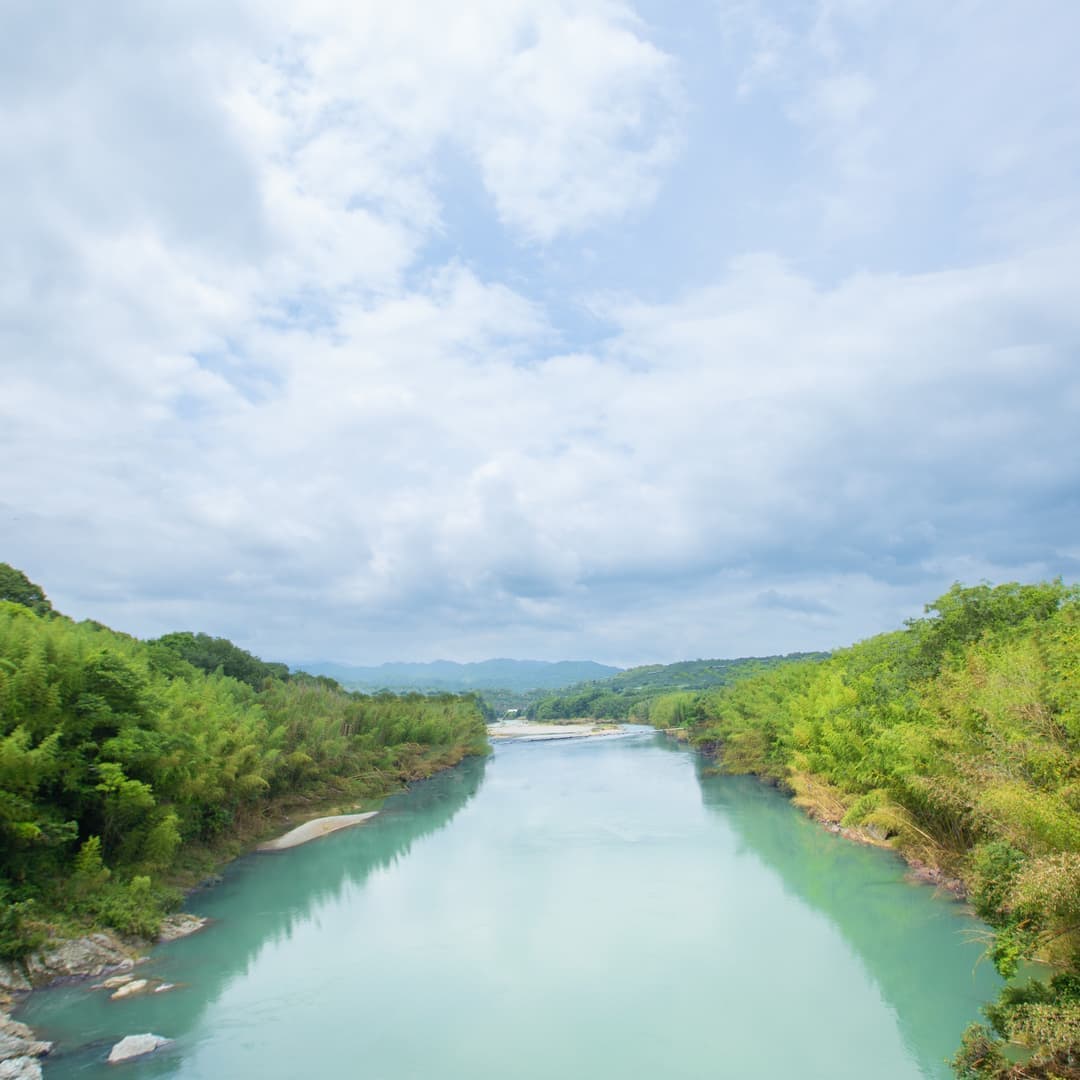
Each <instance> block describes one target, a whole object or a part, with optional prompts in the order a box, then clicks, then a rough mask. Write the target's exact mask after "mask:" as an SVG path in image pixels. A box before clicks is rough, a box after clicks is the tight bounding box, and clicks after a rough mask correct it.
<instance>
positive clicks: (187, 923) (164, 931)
mask: <svg viewBox="0 0 1080 1080" xmlns="http://www.w3.org/2000/svg"><path fill="white" fill-rule="evenodd" d="M209 921H210V920H209V919H205V918H203V917H202V916H201V915H188V914H186V913H185V912H180V913H179V914H178V915H167V916H166V917H165V918H164V919H163V920H162V922H161V933H160V934H158V941H175V940H176V939H177V938H182V937H187V936H188V934H194V933H196V932H197V931H199V930H201V929H202V928H203V927H204V926H205V925H206V924H207V923H208V922H209Z"/></svg>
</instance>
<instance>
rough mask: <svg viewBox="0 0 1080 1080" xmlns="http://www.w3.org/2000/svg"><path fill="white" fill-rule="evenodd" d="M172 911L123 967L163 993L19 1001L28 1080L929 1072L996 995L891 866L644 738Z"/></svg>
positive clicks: (771, 794)
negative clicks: (170, 932) (29, 1049)
mask: <svg viewBox="0 0 1080 1080" xmlns="http://www.w3.org/2000/svg"><path fill="white" fill-rule="evenodd" d="M188 908H189V910H194V911H197V912H199V913H201V914H205V915H209V916H211V917H212V918H213V919H214V920H215V921H214V923H213V924H212V925H211V926H209V927H208V928H207V929H206V930H204V931H203V932H201V933H199V934H196V935H194V936H193V937H190V938H187V939H185V940H182V941H177V942H173V943H172V944H169V945H165V946H162V947H160V948H158V949H156V950H155V951H154V953H153V955H152V958H151V960H150V962H149V963H148V964H147V965H145V967H144V968H143V969H140V971H141V973H145V974H148V975H151V976H153V977H156V978H161V979H165V980H167V981H169V982H174V983H177V984H180V985H179V986H178V988H177V989H175V990H172V991H170V992H168V993H164V994H157V995H150V996H143V997H133V998H130V999H128V1000H124V1001H115V1002H114V1001H110V1000H109V999H108V995H107V994H106V993H105V992H102V991H89V990H87V989H86V988H85V987H67V988H61V989H57V990H51V991H48V992H45V993H41V994H35V995H33V996H32V997H31V999H30V1000H29V1002H28V1003H27V1006H26V1007H25V1008H24V1009H23V1010H22V1015H21V1018H22V1019H25V1020H26V1021H27V1022H29V1023H30V1024H32V1025H33V1026H34V1027H35V1028H37V1029H38V1030H39V1031H41V1032H42V1033H43V1035H44V1037H46V1038H51V1039H54V1040H56V1041H57V1044H58V1046H57V1051H56V1053H55V1054H54V1055H53V1056H52V1057H51V1058H49V1059H47V1060H46V1068H45V1075H46V1077H47V1078H48V1080H60V1078H63V1077H81V1078H82V1077H85V1078H89V1077H98V1076H102V1077H104V1076H107V1075H108V1076H112V1077H114V1080H115V1077H116V1075H117V1069H118V1068H119V1069H120V1071H121V1072H122V1073H123V1074H125V1075H128V1076H130V1077H131V1078H132V1080H136V1078H142V1077H176V1078H184V1080H188V1078H196V1077H198V1078H208V1080H209V1078H214V1080H220V1078H242V1077H255V1078H259V1080H276V1078H279V1077H280V1078H285V1077H318V1078H321V1080H331V1078H337V1077H357V1078H365V1080H407V1078H408V1080H412V1078H416V1080H419V1078H424V1080H428V1078H434V1077H439V1078H442V1080H457V1078H462V1080H464V1078H468V1080H487V1078H491V1080H495V1078H498V1080H507V1078H522V1080H533V1078H536V1080H540V1078H543V1080H554V1078H572V1080H574V1078H582V1080H585V1078H588V1080H607V1078H611V1080H638V1078H657V1080H677V1078H687V1080H690V1078H693V1080H699V1078H705V1077H710V1078H711V1077H728V1078H732V1080H734V1078H739V1080H742V1078H760V1080H774V1078H775V1080H781V1078H783V1080H787V1078H792V1077H799V1078H807V1080H816V1078H821V1080H826V1078H828V1080H843V1078H852V1080H856V1078H857V1080H868V1078H873V1080H907V1078H913V1077H946V1076H949V1075H950V1071H949V1069H948V1068H947V1066H946V1065H945V1064H944V1060H945V1058H946V1057H947V1056H948V1055H950V1054H951V1053H952V1052H953V1051H954V1050H955V1048H956V1045H957V1043H958V1041H959V1037H960V1034H961V1032H962V1031H963V1030H964V1028H965V1027H966V1025H967V1024H968V1023H969V1022H970V1021H971V1020H973V1019H976V1018H977V1016H978V1007H979V1005H980V1004H981V1003H982V1002H984V1001H986V1000H988V999H989V998H992V997H994V996H995V995H996V993H997V989H998V979H997V976H996V975H995V974H994V972H993V970H992V968H991V967H990V965H989V964H987V963H985V962H983V963H979V962H978V961H979V957H980V954H981V951H982V945H981V944H980V943H979V942H978V941H977V940H975V938H976V935H977V931H978V930H979V924H978V923H976V922H975V921H974V920H973V919H971V918H970V917H969V916H967V915H965V914H964V910H963V908H962V907H961V906H960V905H959V904H957V903H955V902H952V901H949V900H947V899H944V898H941V897H939V896H936V895H935V894H934V892H933V890H932V889H930V888H928V887H926V886H921V885H916V884H912V883H911V882H909V881H907V880H905V875H904V867H903V865H902V864H901V862H900V861H899V860H898V859H897V858H895V857H894V856H892V855H891V854H890V853H888V852H882V851H879V850H874V849H868V848H864V847H860V846H858V845H856V844H852V843H850V842H848V841H846V840H843V839H842V838H840V837H837V836H834V835H832V834H831V833H828V832H827V831H825V830H823V829H821V828H820V827H819V826H817V825H814V824H813V823H812V822H810V821H809V820H807V819H806V818H805V817H803V815H802V814H801V813H800V812H799V811H798V810H796V809H795V808H793V807H792V806H791V805H790V804H789V803H788V802H787V801H786V800H785V799H784V798H783V797H782V796H780V795H779V794H777V793H776V792H775V791H773V790H771V789H769V788H767V787H765V786H763V785H761V784H759V783H757V782H756V781H754V780H752V779H749V778H744V777H717V776H704V775H702V763H701V761H700V760H699V759H698V758H697V757H695V755H693V754H692V753H690V752H688V751H687V750H685V749H683V748H681V747H678V746H676V745H675V744H673V743H670V742H668V741H667V740H665V739H664V738H663V737H662V736H659V735H656V734H654V733H652V732H651V731H649V730H645V729H634V730H631V731H628V732H625V733H623V734H621V735H617V736H612V737H607V738H601V739H585V740H580V741H569V742H568V741H563V742H533V743H504V744H502V745H500V746H499V747H498V748H497V750H496V752H495V754H494V755H493V756H492V757H491V758H489V759H487V760H479V759H473V760H470V761H466V762H465V763H464V764H462V765H461V766H459V767H458V768H456V769H453V770H451V771H450V772H448V773H445V774H443V775H441V776H438V777H436V778H435V779H433V780H431V781H428V782H426V783H424V784H421V785H418V786H417V787H416V788H415V789H414V790H412V791H410V792H409V793H407V794H405V795H401V796H395V797H394V798H393V799H390V800H389V801H388V802H387V804H386V808H385V810H384V812H383V813H382V814H380V815H379V816H378V817H376V818H374V819H372V821H370V822H369V823H368V824H366V825H362V826H360V827H358V828H354V829H349V830H345V831H342V832H339V833H337V834H335V835H332V836H329V837H327V838H325V839H322V840H318V841H315V842H314V843H311V844H309V845H307V846H305V847H300V848H295V849H293V850H292V851H290V852H287V853H283V854H278V855H268V856H249V857H247V858H244V859H241V860H239V861H238V862H236V863H235V864H233V865H232V866H231V867H230V868H229V870H228V871H227V873H226V875H225V880H224V882H223V883H222V884H221V885H219V886H216V887H214V888H212V889H208V890H206V891H204V892H202V893H199V894H196V895H195V896H193V897H192V898H191V900H190V902H189V904H188ZM145 1031H152V1032H155V1033H157V1034H159V1035H164V1036H168V1037H170V1038H172V1039H174V1040H175V1042H174V1043H173V1044H172V1046H171V1047H169V1048H168V1049H166V1050H164V1051H159V1053H158V1054H156V1055H154V1056H153V1057H150V1058H147V1059H144V1060H142V1061H140V1062H136V1063H132V1064H130V1065H125V1066H121V1067H115V1066H114V1067H109V1066H107V1065H105V1063H104V1061H105V1057H106V1055H107V1053H108V1050H109V1047H110V1046H111V1045H112V1043H113V1042H115V1041H116V1040H117V1039H119V1038H120V1037H122V1036H123V1035H126V1034H131V1033H137V1032H145Z"/></svg>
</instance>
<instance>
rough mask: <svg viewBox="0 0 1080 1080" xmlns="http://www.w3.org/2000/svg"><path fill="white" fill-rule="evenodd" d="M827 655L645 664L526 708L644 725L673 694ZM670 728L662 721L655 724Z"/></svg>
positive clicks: (546, 716) (538, 714) (553, 715)
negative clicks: (656, 702)
mask: <svg viewBox="0 0 1080 1080" xmlns="http://www.w3.org/2000/svg"><path fill="white" fill-rule="evenodd" d="M828 655H829V654H828V653H789V654H787V655H785V656H744V657H739V658H737V659H732V660H719V659H718V660H681V661H679V662H678V663H676V664H646V665H643V666H642V667H635V668H629V669H628V670H626V671H620V672H619V673H618V674H616V675H612V676H610V677H608V678H606V679H596V680H592V681H590V682H584V683H579V684H578V685H576V686H571V687H569V688H568V689H566V690H565V691H564V692H563V693H561V694H551V695H548V696H547V697H544V698H541V699H540V700H538V701H534V702H532V703H531V704H530V705H529V716H530V717H531V718H532V719H535V720H565V719H572V718H575V717H585V716H588V717H593V718H595V719H610V720H636V721H639V722H648V721H650V719H653V720H656V719H657V718H655V717H651V716H650V705H649V703H650V702H651V701H652V700H653V699H655V698H658V697H660V696H663V695H668V694H672V693H675V692H691V691H701V690H710V689H717V688H718V687H721V686H727V685H728V684H729V683H731V682H733V681H735V680H736V679H740V678H744V677H745V676H747V675H752V674H754V673H756V672H759V671H764V670H767V669H769V668H772V667H775V666H777V665H778V664H785V663H793V662H796V661H815V660H824V659H827V657H828ZM659 726H661V727H665V726H669V725H668V724H667V723H666V721H664V722H661V723H660V724H659Z"/></svg>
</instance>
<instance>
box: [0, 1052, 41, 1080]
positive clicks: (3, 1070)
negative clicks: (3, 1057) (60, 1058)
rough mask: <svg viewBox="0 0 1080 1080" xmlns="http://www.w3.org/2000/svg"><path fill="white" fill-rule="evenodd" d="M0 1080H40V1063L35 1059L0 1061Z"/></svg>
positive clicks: (20, 1058) (23, 1058)
mask: <svg viewBox="0 0 1080 1080" xmlns="http://www.w3.org/2000/svg"><path fill="white" fill-rule="evenodd" d="M0 1080H41V1062H39V1061H38V1059H37V1058H36V1057H17V1058H8V1060H7V1061H0Z"/></svg>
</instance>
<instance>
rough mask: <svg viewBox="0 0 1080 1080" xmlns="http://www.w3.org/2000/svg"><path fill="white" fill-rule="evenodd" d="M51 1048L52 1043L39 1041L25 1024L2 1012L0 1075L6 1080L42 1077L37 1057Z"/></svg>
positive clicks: (0, 1020) (0, 1014)
mask: <svg viewBox="0 0 1080 1080" xmlns="http://www.w3.org/2000/svg"><path fill="white" fill-rule="evenodd" d="M51 1049H52V1043H48V1042H39V1041H38V1040H37V1039H35V1038H34V1033H33V1032H32V1031H31V1030H30V1029H29V1028H28V1027H27V1026H26V1025H25V1024H20V1023H19V1021H18V1020H12V1019H11V1017H10V1016H7V1015H6V1014H4V1013H0V1077H2V1078H4V1080H27V1078H29V1077H40V1076H41V1066H40V1065H38V1063H37V1059H38V1058H39V1057H41V1056H42V1055H44V1054H47V1053H48V1052H49V1051H50V1050H51Z"/></svg>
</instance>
